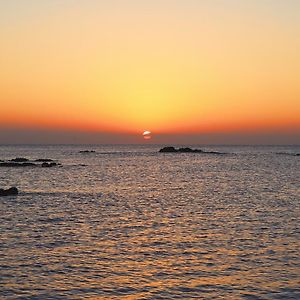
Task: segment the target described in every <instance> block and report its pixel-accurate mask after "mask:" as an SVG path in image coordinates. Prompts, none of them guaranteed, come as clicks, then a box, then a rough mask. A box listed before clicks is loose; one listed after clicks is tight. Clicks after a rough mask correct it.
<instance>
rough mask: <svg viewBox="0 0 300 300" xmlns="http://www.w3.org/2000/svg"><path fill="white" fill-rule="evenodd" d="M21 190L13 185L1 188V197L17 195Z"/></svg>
mask: <svg viewBox="0 0 300 300" xmlns="http://www.w3.org/2000/svg"><path fill="white" fill-rule="evenodd" d="M18 193H19V191H18V189H17V188H16V187H11V188H9V189H7V190H4V189H0V197H1V196H15V195H18Z"/></svg>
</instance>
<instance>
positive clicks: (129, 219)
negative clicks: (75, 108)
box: [0, 145, 300, 300]
mask: <svg viewBox="0 0 300 300" xmlns="http://www.w3.org/2000/svg"><path fill="white" fill-rule="evenodd" d="M160 148H161V146H159V145H88V146H87V145H40V146H39V145H35V146H30V145H18V146H8V145H2V146H0V159H2V160H9V159H12V158H16V157H25V158H28V159H30V160H35V159H39V158H50V159H54V160H56V161H57V162H59V163H61V166H55V167H52V168H41V167H21V168H12V167H1V168H0V188H8V187H11V186H16V187H17V188H18V189H19V195H18V196H8V197H0V233H1V235H0V298H1V299H126V300H129V299H130V300H132V299H300V267H299V262H300V259H299V248H300V243H299V238H300V228H299V216H300V210H299V207H300V205H299V204H300V201H299V200H300V156H296V154H297V153H298V154H299V153H300V146H193V148H201V149H203V150H207V151H220V152H224V153H226V154H225V155H217V154H209V153H207V154H205V153H173V154H172V153H159V152H158V150H159V149H160ZM86 149H88V150H94V151H95V152H90V153H80V151H81V150H86Z"/></svg>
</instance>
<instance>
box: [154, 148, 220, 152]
mask: <svg viewBox="0 0 300 300" xmlns="http://www.w3.org/2000/svg"><path fill="white" fill-rule="evenodd" d="M159 152H161V153H203V154H225V153H222V152H216V151H203V150H201V149H191V148H188V147H186V148H178V149H176V148H175V147H164V148H162V149H160V150H159Z"/></svg>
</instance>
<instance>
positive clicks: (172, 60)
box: [0, 0, 300, 144]
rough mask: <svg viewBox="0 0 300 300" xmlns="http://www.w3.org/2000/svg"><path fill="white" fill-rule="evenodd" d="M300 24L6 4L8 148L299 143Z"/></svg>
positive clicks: (205, 6)
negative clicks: (26, 145) (28, 145)
mask: <svg viewBox="0 0 300 300" xmlns="http://www.w3.org/2000/svg"><path fill="white" fill-rule="evenodd" d="M299 13H300V1H298V0H284V1H283V0H264V1H263V0H248V1H243V0H201V1H200V0H199V1H198V0H180V1H179V0H151V1H150V0H149V1H140V0H127V1H121V0H110V1H106V0H105V1H104V0H99V1H95V0H82V1H71V0H43V1H40V0H26V1H19V0H7V1H1V2H0V43H1V46H0V66H1V68H0V102H1V106H0V131H1V132H0V143H2V144H3V143H182V144H184V143H195V144H197V143H214V144H215V143H217V144H225V143H226V144H253V143H255V144H286V143H288V144H295V143H299V134H300V117H299V116H300V82H299V78H300V55H299V53H300V18H299ZM145 130H149V131H151V132H152V133H153V136H152V139H149V140H144V139H143V138H142V132H144V131H145Z"/></svg>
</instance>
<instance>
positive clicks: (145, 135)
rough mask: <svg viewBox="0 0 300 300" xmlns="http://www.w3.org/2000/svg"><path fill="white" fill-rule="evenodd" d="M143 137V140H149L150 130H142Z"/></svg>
mask: <svg viewBox="0 0 300 300" xmlns="http://www.w3.org/2000/svg"><path fill="white" fill-rule="evenodd" d="M143 137H144V140H150V139H151V131H149V130H145V131H144V132H143Z"/></svg>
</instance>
